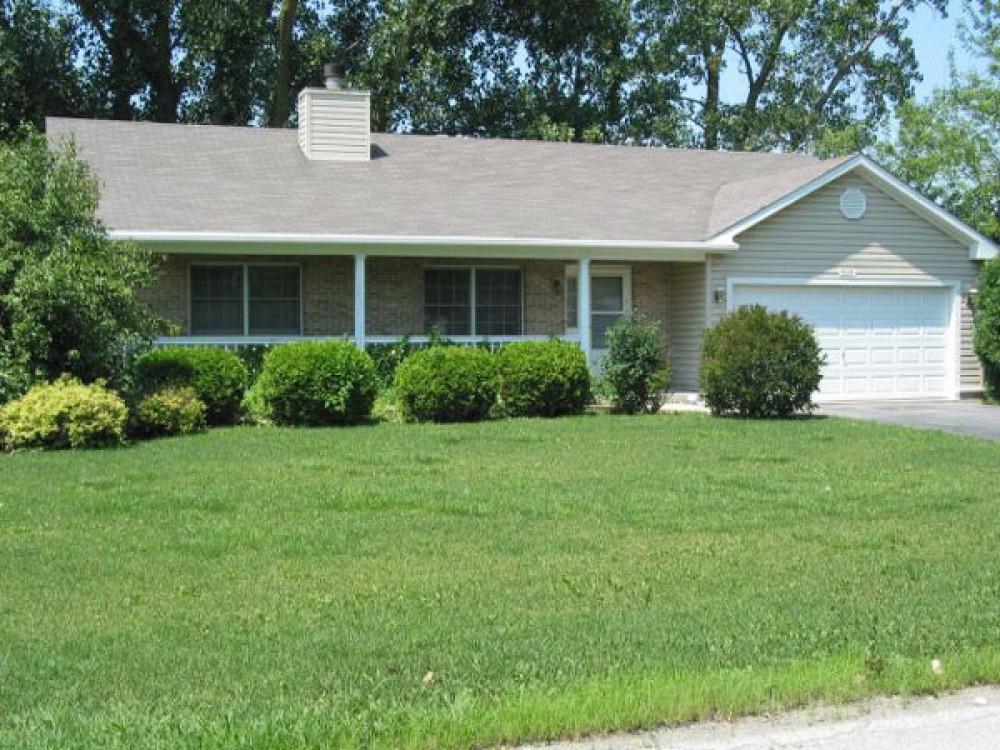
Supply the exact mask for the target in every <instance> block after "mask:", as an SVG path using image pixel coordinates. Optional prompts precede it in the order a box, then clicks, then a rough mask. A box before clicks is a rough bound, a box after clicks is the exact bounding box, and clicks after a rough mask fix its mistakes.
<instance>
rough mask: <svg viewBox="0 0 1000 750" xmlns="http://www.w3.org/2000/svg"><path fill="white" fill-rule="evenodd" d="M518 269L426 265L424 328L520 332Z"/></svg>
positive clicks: (470, 332) (490, 333)
mask: <svg viewBox="0 0 1000 750" xmlns="http://www.w3.org/2000/svg"><path fill="white" fill-rule="evenodd" d="M523 318H524V315H523V304H522V292H521V269H519V268H428V269H426V270H425V271H424V328H425V330H426V331H427V332H428V333H430V332H431V331H437V332H438V333H440V334H441V335H442V336H520V335H521V334H522V333H523V329H524V324H523Z"/></svg>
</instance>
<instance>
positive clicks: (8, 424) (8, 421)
mask: <svg viewBox="0 0 1000 750" xmlns="http://www.w3.org/2000/svg"><path fill="white" fill-rule="evenodd" d="M127 420H128V409H127V408H126V406H125V402H124V401H122V400H121V398H120V397H119V396H118V394H116V393H114V392H113V391H110V390H108V389H107V388H105V387H104V383H103V382H102V381H97V382H96V383H93V384H91V385H84V384H83V383H81V382H80V381H79V380H76V379H75V378H72V377H70V376H69V375H63V376H62V377H60V378H59V379H58V380H56V381H54V382H52V383H43V384H40V385H36V386H35V387H33V388H31V390H29V391H28V392H27V393H25V394H24V395H23V396H21V397H20V398H18V399H16V400H14V401H11V402H10V403H8V404H7V405H5V406H4V407H3V408H2V409H0V444H2V445H3V446H4V447H6V449H7V450H12V451H13V450H22V449H26V448H99V447H102V446H107V445H121V444H122V443H123V442H124V441H125V424H126V421H127Z"/></svg>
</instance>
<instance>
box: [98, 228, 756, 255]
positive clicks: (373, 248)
mask: <svg viewBox="0 0 1000 750" xmlns="http://www.w3.org/2000/svg"><path fill="white" fill-rule="evenodd" d="M108 234H109V235H110V237H111V239H114V240H131V241H134V242H140V243H143V244H147V245H152V246H156V245H161V246H166V247H164V248H163V249H164V250H165V251H169V252H223V253H225V252H233V251H238V252H252V251H251V250H248V247H250V246H266V247H267V248H269V249H268V252H274V248H292V247H294V248H295V250H294V254H313V253H316V252H319V251H326V252H329V251H330V250H331V249H337V250H339V251H340V252H342V253H344V254H349V253H352V252H357V251H358V250H359V249H361V248H364V249H365V251H366V252H369V253H371V254H373V255H391V254H399V252H400V251H404V252H405V253H406V254H407V255H416V256H438V255H442V256H447V255H456V254H461V253H462V252H468V251H470V250H477V249H490V250H491V251H493V252H494V253H496V254H498V255H499V254H503V255H509V256H511V257H537V256H538V252H539V251H547V252H546V254H547V255H552V256H554V257H558V256H560V255H561V254H568V255H570V256H572V257H580V256H583V255H588V256H593V257H613V258H622V259H627V258H629V257H635V258H636V259H643V260H645V259H665V256H670V259H674V257H675V256H676V258H678V259H682V258H684V257H688V256H690V257H691V259H696V258H701V257H703V256H704V255H705V254H706V253H728V252H733V251H735V250H738V249H739V245H738V244H737V243H735V242H731V241H717V240H710V241H707V242H673V241H671V242H657V241H650V240H589V239H587V240H580V239H558V238H556V239H548V238H522V237H453V236H449V237H424V236H394V235H357V234H351V235H339V234H294V233H269V232H182V231H162V232H160V231H142V230H127V229H117V230H112V231H110V232H109V233H108ZM289 254H293V253H289Z"/></svg>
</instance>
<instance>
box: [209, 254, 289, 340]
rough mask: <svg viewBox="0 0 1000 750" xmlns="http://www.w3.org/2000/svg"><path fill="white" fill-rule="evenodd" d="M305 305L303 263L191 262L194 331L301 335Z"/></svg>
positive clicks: (239, 334)
mask: <svg viewBox="0 0 1000 750" xmlns="http://www.w3.org/2000/svg"><path fill="white" fill-rule="evenodd" d="M301 304H302V285H301V279H300V272H299V267H298V266H290V265H265V264H256V263H251V264H238V265H237V264H229V265H196V266H192V267H191V334H192V335H193V336H298V335H299V334H300V333H301V330H302V326H301Z"/></svg>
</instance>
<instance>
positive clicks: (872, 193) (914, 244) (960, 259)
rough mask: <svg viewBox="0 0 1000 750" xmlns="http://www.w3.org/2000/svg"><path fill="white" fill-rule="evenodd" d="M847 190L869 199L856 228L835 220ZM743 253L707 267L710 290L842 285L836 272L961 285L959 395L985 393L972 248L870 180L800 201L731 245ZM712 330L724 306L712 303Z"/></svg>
mask: <svg viewBox="0 0 1000 750" xmlns="http://www.w3.org/2000/svg"><path fill="white" fill-rule="evenodd" d="M849 187H854V188H860V189H861V190H863V191H864V193H865V196H866V197H867V202H868V209H867V212H866V213H865V215H864V216H863V217H862V218H861V219H859V220H855V221H851V220H848V219H845V218H844V217H843V216H842V215H841V212H840V196H841V193H843V191H844V190H845V189H847V188H849ZM736 241H737V242H738V243H739V244H740V249H739V250H738V251H737V252H735V253H732V254H730V255H725V256H723V255H717V256H713V257H712V259H711V261H710V262H711V280H710V283H709V288H710V289H714V288H717V287H725V286H726V282H727V281H728V280H729V279H730V278H774V279H780V278H788V279H797V280H803V279H827V280H841V276H840V275H839V273H838V271H839V269H854V272H855V273H856V276H855V277H854V278H853V279H850V278H844V279H843V281H844V283H851V281H864V280H870V281H871V280H877V281H902V282H907V281H936V282H959V283H960V284H961V291H962V294H961V295H960V304H961V306H962V309H961V321H962V331H961V337H962V342H961V362H960V379H961V386H960V388H961V390H962V391H963V392H973V391H979V390H981V389H982V373H981V370H980V367H979V362H978V360H977V358H976V356H975V354H974V352H973V350H972V313H971V310H969V308H968V304H967V301H966V296H965V292H966V291H968V290H969V289H970V288H973V287H974V286H975V284H976V278H977V276H978V273H979V264H978V263H977V262H975V261H971V260H969V248H968V247H967V246H965V245H963V244H962V243H960V242H959V241H957V240H955V239H953V238H952V237H950V236H949V235H947V234H945V233H944V232H942V231H941V230H939V229H938V228H937V227H935V226H934V225H933V224H930V223H928V222H927V221H926V220H924V219H923V218H921V217H919V216H918V215H917V214H915V213H914V212H913V211H911V210H910V209H908V208H906V207H905V206H903V205H901V204H900V203H898V202H897V201H895V200H894V199H893V198H891V197H890V196H889V195H887V194H886V193H884V192H883V191H882V190H881V189H880V188H878V187H876V186H875V185H873V184H872V183H870V182H868V181H867V180H865V179H863V178H861V177H858V176H855V175H847V176H845V177H842V178H840V179H839V180H835V181H834V182H832V183H830V184H829V185H827V186H825V187H823V188H821V189H820V190H818V191H817V192H816V193H814V194H813V195H810V196H808V197H806V198H803V199H802V200H801V201H799V202H798V203H795V204H793V205H792V206H790V207H788V208H787V209H785V210H784V211H781V212H779V213H777V214H775V215H774V216H772V217H771V218H769V219H767V220H766V221H764V222H762V223H761V224H758V225H757V226H755V227H752V228H751V229H748V230H747V231H746V232H744V233H742V234H741V235H739V236H737V237H736ZM709 309H710V317H711V323H712V324H714V323H715V322H717V321H718V319H719V318H720V317H721V316H722V315H723V314H724V313H725V304H724V303H722V304H716V303H714V302H709Z"/></svg>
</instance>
